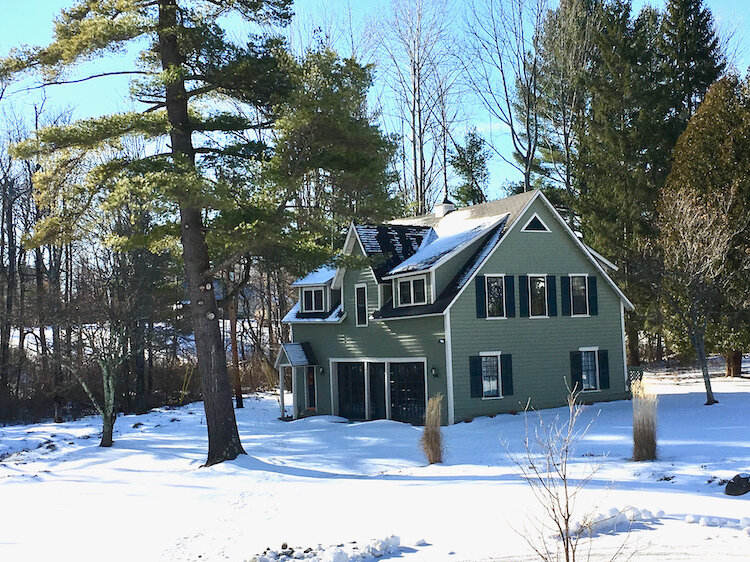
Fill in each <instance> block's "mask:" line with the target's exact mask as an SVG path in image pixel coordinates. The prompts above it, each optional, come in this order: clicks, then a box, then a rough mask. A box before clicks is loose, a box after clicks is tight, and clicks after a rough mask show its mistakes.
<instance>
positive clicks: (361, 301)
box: [354, 285, 367, 326]
mask: <svg viewBox="0 0 750 562" xmlns="http://www.w3.org/2000/svg"><path fill="white" fill-rule="evenodd" d="M354 300H355V303H354V305H355V306H354V307H355V308H356V309H357V326H367V285H357V286H356V287H355V289H354Z"/></svg>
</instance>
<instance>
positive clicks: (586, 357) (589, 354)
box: [581, 351, 597, 390]
mask: <svg viewBox="0 0 750 562" xmlns="http://www.w3.org/2000/svg"><path fill="white" fill-rule="evenodd" d="M581 376H582V381H583V390H596V388H597V386H596V351H582V352H581Z"/></svg>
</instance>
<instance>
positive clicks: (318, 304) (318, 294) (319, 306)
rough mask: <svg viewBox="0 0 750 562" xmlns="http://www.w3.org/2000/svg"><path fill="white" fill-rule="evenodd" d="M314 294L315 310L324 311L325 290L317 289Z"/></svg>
mask: <svg viewBox="0 0 750 562" xmlns="http://www.w3.org/2000/svg"><path fill="white" fill-rule="evenodd" d="M313 294H314V295H315V310H318V311H321V310H323V289H315V290H314V291H313Z"/></svg>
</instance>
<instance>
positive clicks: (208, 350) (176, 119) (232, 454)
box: [157, 0, 245, 466]
mask: <svg viewBox="0 0 750 562" xmlns="http://www.w3.org/2000/svg"><path fill="white" fill-rule="evenodd" d="M177 27H178V23H177V0H159V22H158V29H157V30H158V35H159V46H158V50H159V55H160V57H161V65H162V69H163V70H165V71H174V70H176V69H180V68H182V64H183V62H184V57H183V55H182V54H181V53H180V49H179V45H178V42H177V35H176V33H175V29H176V28H177ZM165 89H166V98H165V100H166V108H167V116H168V119H169V123H170V125H171V131H170V139H171V144H172V155H173V158H174V160H175V164H176V165H177V166H178V167H179V166H183V167H185V166H186V167H188V168H189V169H191V170H192V169H195V150H194V148H193V144H192V136H191V135H192V129H191V124H190V119H189V116H188V97H187V93H186V90H185V82H184V79H182V78H177V79H174V80H173V81H171V82H169V83H167V84H166V87H165ZM180 226H181V240H182V258H183V263H184V265H185V277H186V280H187V296H188V299H189V301H190V305H189V306H190V314H191V316H192V320H193V332H194V334H195V350H196V355H197V357H198V370H199V372H200V375H201V386H202V390H203V404H204V407H205V410H206V426H207V428H208V458H207V460H206V466H210V465H213V464H217V463H220V462H223V461H225V460H231V459H234V458H236V457H237V456H238V455H241V454H245V451H244V449H243V448H242V444H241V443H240V436H239V432H238V431H237V421H236V419H235V415H234V408H233V407H232V391H231V387H230V384H229V376H228V374H227V361H226V355H225V353H224V344H223V342H222V341H221V334H220V332H219V322H218V307H217V305H216V297H215V295H214V291H213V279H212V276H211V275H209V273H208V272H209V268H210V260H209V255H208V246H207V245H206V238H205V234H204V230H203V220H202V217H201V210H200V209H199V208H196V207H195V206H194V203H192V202H191V198H190V197H189V194H188V193H186V194H185V198H184V199H183V200H182V201H180Z"/></svg>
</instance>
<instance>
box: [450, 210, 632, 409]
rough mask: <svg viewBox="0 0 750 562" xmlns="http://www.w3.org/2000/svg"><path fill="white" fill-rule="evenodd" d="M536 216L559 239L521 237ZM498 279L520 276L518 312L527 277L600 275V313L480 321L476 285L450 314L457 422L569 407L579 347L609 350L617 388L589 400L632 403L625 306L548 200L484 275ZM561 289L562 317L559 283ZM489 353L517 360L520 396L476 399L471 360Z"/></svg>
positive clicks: (493, 258)
mask: <svg viewBox="0 0 750 562" xmlns="http://www.w3.org/2000/svg"><path fill="white" fill-rule="evenodd" d="M534 212H536V213H538V214H539V216H540V217H541V219H542V220H543V221H544V222H545V224H546V225H547V226H548V227H549V228H550V230H551V231H552V232H550V233H545V232H521V226H523V224H525V223H526V221H527V220H529V218H530V217H531V215H532V214H533V213H534ZM493 273H504V274H506V275H514V276H516V283H515V295H514V299H515V302H516V310H519V307H518V304H519V303H518V292H519V290H524V289H525V287H519V284H518V276H519V275H525V274H528V273H543V274H547V275H555V276H560V275H568V274H570V273H588V274H590V275H597V276H598V278H599V282H598V291H597V293H598V301H599V311H598V312H599V313H598V315H596V316H590V317H565V316H559V315H558V316H556V317H551V318H523V317H518V316H517V317H515V318H507V319H497V320H487V319H482V318H477V314H476V293H475V284H474V283H473V282H471V283H469V284H468V286H467V287H466V289H465V290H464V292H463V293H462V294H461V295H460V297H459V298H458V299H457V301H456V302H455V303H454V305H453V307H452V308H451V311H450V316H451V317H450V324H451V346H452V352H453V381H454V402H455V420H456V421H460V420H464V419H468V418H473V417H476V416H482V415H491V414H496V413H500V412H513V411H519V410H523V408H524V407H525V405H526V403H527V400H531V406H533V407H536V408H545V407H553V406H559V405H562V404H564V403H565V398H566V396H567V392H568V391H567V388H566V381H567V383H568V384H570V352H571V351H576V350H578V348H579V347H588V346H598V347H599V349H602V350H607V351H608V355H609V371H610V389H609V390H600V391H592V392H585V393H583V394H582V396H581V400H584V401H597V400H610V399H618V398H623V397H625V396H626V391H625V366H624V360H623V347H622V346H623V343H622V329H621V324H620V299H619V297H618V295H617V294H616V293H615V291H614V290H613V289H612V288H611V287H610V285H609V284H608V283H607V282H606V281H605V280H604V279H603V278H602V277H601V274H600V273H599V272H598V270H597V269H596V267H595V266H594V265H593V264H592V263H591V262H590V261H589V260H588V258H587V257H586V256H585V255H584V254H583V252H582V251H581V250H580V248H579V247H578V246H577V244H576V243H575V242H574V241H573V240H571V239H570V237H569V236H568V235H567V233H566V232H565V231H564V229H563V227H562V226H561V225H560V223H559V222H558V221H557V219H556V218H555V217H554V216H553V214H552V212H551V211H550V210H549V209H548V208H547V207H546V205H545V204H544V203H543V202H542V201H541V200H540V199H537V200H536V201H535V202H534V203H533V204H532V205H531V207H530V208H529V209H528V210H527V211H526V213H524V215H523V216H521V217H519V219H518V221H517V223H516V227H515V228H514V229H513V231H512V232H510V233H509V234H507V235H506V238H505V239H504V240H503V242H502V244H500V246H499V247H498V248H497V250H496V251H495V253H494V254H493V255H492V256H491V257H490V259H489V261H488V262H487V263H486V264H485V265H484V266H483V267H482V269H481V270H480V271H479V274H480V275H486V274H493ZM556 285H557V286H556V296H557V303H558V307H557V308H558V314H559V313H560V302H561V295H560V283H559V279H558V283H557V284H556ZM482 351H501V352H502V353H503V354H511V355H512V360H513V396H507V397H505V398H502V399H494V400H482V399H481V398H471V396H470V387H469V357H470V356H472V355H479V353H480V352H482Z"/></svg>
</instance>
